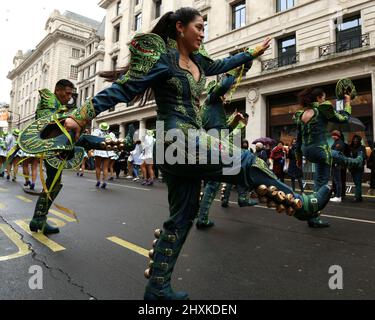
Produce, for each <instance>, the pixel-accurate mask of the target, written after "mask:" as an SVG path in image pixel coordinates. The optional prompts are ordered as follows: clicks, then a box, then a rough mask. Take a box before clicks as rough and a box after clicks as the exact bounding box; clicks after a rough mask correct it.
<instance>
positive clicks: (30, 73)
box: [8, 10, 100, 129]
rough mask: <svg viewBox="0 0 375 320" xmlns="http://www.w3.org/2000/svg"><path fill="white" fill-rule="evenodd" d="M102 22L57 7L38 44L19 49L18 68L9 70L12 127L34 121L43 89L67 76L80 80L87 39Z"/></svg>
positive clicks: (16, 62) (49, 87)
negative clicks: (27, 48)
mask: <svg viewBox="0 0 375 320" xmlns="http://www.w3.org/2000/svg"><path fill="white" fill-rule="evenodd" d="M99 26H100V22H98V21H95V20H92V19H89V18H87V17H83V16H81V15H78V14H75V13H73V12H69V11H67V12H65V13H63V14H61V13H60V12H59V11H57V10H55V11H54V12H53V13H52V14H51V16H50V17H49V19H48V20H47V22H46V26H45V30H46V33H47V34H46V36H45V37H44V38H43V40H42V41H41V42H40V43H39V44H38V45H37V46H36V48H35V49H34V50H30V51H28V52H26V53H23V52H22V51H18V52H17V54H16V56H15V57H14V60H13V62H14V69H13V70H12V71H10V72H9V74H8V78H9V79H10V80H11V81H12V90H11V99H10V112H11V115H12V123H11V126H12V127H19V128H21V129H22V128H24V127H25V126H26V125H27V124H28V123H30V122H31V121H33V119H34V117H35V110H36V107H37V104H38V100H39V94H38V90H39V89H41V88H48V89H50V90H51V91H53V90H54V87H55V84H56V82H57V81H58V80H60V79H63V78H64V79H68V80H70V81H72V82H73V83H74V84H76V83H77V80H78V67H77V63H78V62H79V61H80V58H81V56H82V55H83V54H84V51H85V45H86V43H87V41H88V40H89V39H91V38H92V37H93V35H95V34H96V33H97V30H98V28H99Z"/></svg>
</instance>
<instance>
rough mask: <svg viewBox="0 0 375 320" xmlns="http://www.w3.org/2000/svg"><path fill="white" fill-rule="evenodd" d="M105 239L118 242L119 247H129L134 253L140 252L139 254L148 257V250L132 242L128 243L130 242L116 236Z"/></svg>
mask: <svg viewBox="0 0 375 320" xmlns="http://www.w3.org/2000/svg"><path fill="white" fill-rule="evenodd" d="M107 240H109V241H111V242H113V243H116V244H118V245H119V246H121V247H124V248H126V249H129V250H131V251H133V252H135V253H138V254H140V255H141V256H144V257H146V258H148V252H149V251H148V250H146V249H144V248H141V247H139V246H137V245H135V244H133V243H130V242H127V241H125V240H122V239H120V238H118V237H110V238H107Z"/></svg>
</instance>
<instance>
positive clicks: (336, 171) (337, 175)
mask: <svg viewBox="0 0 375 320" xmlns="http://www.w3.org/2000/svg"><path fill="white" fill-rule="evenodd" d="M331 136H332V139H333V141H334V142H333V145H332V147H331V149H332V150H336V151H338V152H344V151H345V143H344V141H343V140H342V138H341V133H340V131H338V130H334V131H332V133H331ZM341 170H342V168H341V165H339V164H338V163H333V164H332V180H333V184H334V186H335V188H334V189H335V190H334V192H335V196H334V197H333V198H332V199H331V202H337V203H340V202H342V198H341V197H342V180H341V178H342V175H341Z"/></svg>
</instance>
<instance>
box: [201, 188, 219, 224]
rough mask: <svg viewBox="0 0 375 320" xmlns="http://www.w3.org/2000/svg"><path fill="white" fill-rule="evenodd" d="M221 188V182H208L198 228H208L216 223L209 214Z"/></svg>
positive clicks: (202, 201)
mask: <svg viewBox="0 0 375 320" xmlns="http://www.w3.org/2000/svg"><path fill="white" fill-rule="evenodd" d="M219 189H220V182H213V181H210V182H208V183H207V185H206V188H205V189H204V194H203V198H202V200H201V203H200V208H199V216H198V221H197V225H196V226H197V228H198V229H208V228H212V227H213V226H214V225H215V224H214V223H213V222H212V221H211V220H209V218H208V214H209V211H210V208H211V206H212V203H213V201H214V200H215V198H216V195H217V193H218V191H219Z"/></svg>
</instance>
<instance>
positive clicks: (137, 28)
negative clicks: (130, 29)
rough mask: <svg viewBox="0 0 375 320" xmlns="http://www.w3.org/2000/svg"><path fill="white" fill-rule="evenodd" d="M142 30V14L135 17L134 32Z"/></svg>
mask: <svg viewBox="0 0 375 320" xmlns="http://www.w3.org/2000/svg"><path fill="white" fill-rule="evenodd" d="M141 29H142V12H141V13H138V14H137V15H136V16H135V23H134V30H135V31H137V32H138V31H141Z"/></svg>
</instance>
